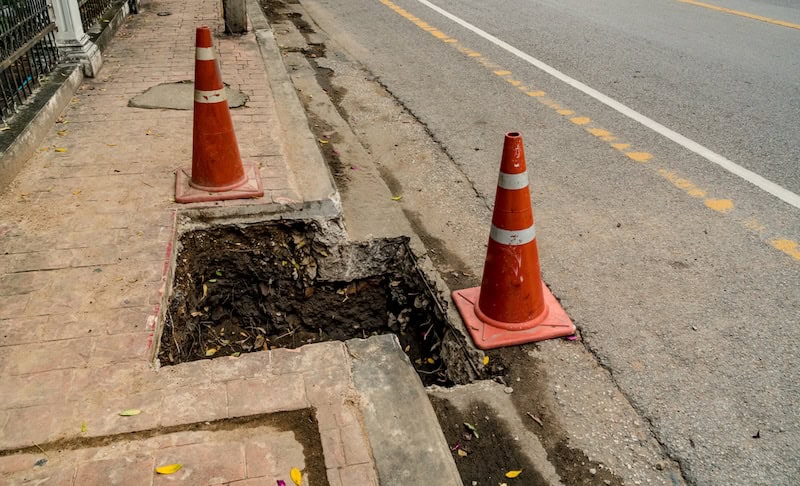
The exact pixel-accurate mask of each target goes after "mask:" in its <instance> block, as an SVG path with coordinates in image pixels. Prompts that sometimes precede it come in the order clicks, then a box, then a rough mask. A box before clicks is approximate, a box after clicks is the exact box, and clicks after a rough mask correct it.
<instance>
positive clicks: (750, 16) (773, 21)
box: [678, 0, 800, 30]
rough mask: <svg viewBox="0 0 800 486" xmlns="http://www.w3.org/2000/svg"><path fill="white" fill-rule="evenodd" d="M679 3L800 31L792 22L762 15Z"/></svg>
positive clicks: (799, 25) (692, 0)
mask: <svg viewBox="0 0 800 486" xmlns="http://www.w3.org/2000/svg"><path fill="white" fill-rule="evenodd" d="M678 1H679V2H681V3H688V4H689V5H694V6H696V7H703V8H708V9H711V10H716V11H718V12H724V13H727V14H731V15H738V16H739V17H746V18H748V19H753V20H760V21H761V22H767V23H770V24H775V25H780V26H783V27H789V28H790V29H799V30H800V24H793V23H791V22H786V21H785V20H778V19H771V18H769V17H764V16H761V15H756V14H751V13H747V12H742V11H741V10H732V9H729V8H725V7H719V6H717V5H711V4H710V3H703V2H696V1H695V0H678Z"/></svg>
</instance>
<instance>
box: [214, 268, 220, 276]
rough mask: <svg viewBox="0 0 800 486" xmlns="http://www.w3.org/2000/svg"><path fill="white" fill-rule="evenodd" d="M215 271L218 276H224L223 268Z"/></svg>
mask: <svg viewBox="0 0 800 486" xmlns="http://www.w3.org/2000/svg"><path fill="white" fill-rule="evenodd" d="M214 273H215V274H216V275H217V277H221V276H222V270H217V271H216V272H214Z"/></svg>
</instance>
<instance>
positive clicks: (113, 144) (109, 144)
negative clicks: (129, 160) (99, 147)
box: [106, 143, 117, 147]
mask: <svg viewBox="0 0 800 486" xmlns="http://www.w3.org/2000/svg"><path fill="white" fill-rule="evenodd" d="M106 145H108V146H109V147H116V146H117V144H115V143H107V144H106Z"/></svg>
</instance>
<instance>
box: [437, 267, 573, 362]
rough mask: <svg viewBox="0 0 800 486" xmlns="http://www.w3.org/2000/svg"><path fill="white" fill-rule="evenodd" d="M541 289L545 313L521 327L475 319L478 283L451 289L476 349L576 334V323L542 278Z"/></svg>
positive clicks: (479, 291) (514, 344) (478, 291)
mask: <svg viewBox="0 0 800 486" xmlns="http://www.w3.org/2000/svg"><path fill="white" fill-rule="evenodd" d="M542 290H543V291H544V304H545V305H546V306H547V308H548V312H547V317H545V319H544V320H543V321H542V322H540V323H538V324H536V325H535V326H533V327H531V328H530V329H526V330H524V331H507V330H505V329H500V328H497V327H494V326H490V325H488V324H486V323H485V322H483V321H481V320H480V319H478V316H477V315H475V305H476V304H477V303H478V296H479V295H480V293H481V288H480V287H473V288H471V289H464V290H456V291H455V292H453V302H455V304H456V307H457V308H458V312H459V314H461V318H462V319H463V320H464V325H465V326H466V327H467V331H469V334H470V336H472V341H473V342H474V343H475V346H476V347H477V348H479V349H495V348H502V347H505V346H516V345H518V344H525V343H532V342H535V341H544V340H546V339H553V338H558V337H564V336H571V335H573V334H575V325H574V324H573V323H572V320H571V319H570V318H569V316H568V315H567V313H566V312H564V309H563V308H562V307H561V304H559V303H558V301H557V300H556V298H555V297H554V296H553V294H552V293H551V292H550V289H548V288H547V286H546V285H545V284H544V282H543V283H542Z"/></svg>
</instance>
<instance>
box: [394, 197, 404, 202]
mask: <svg viewBox="0 0 800 486" xmlns="http://www.w3.org/2000/svg"><path fill="white" fill-rule="evenodd" d="M401 199H403V196H394V197H392V201H399V200H401Z"/></svg>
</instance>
